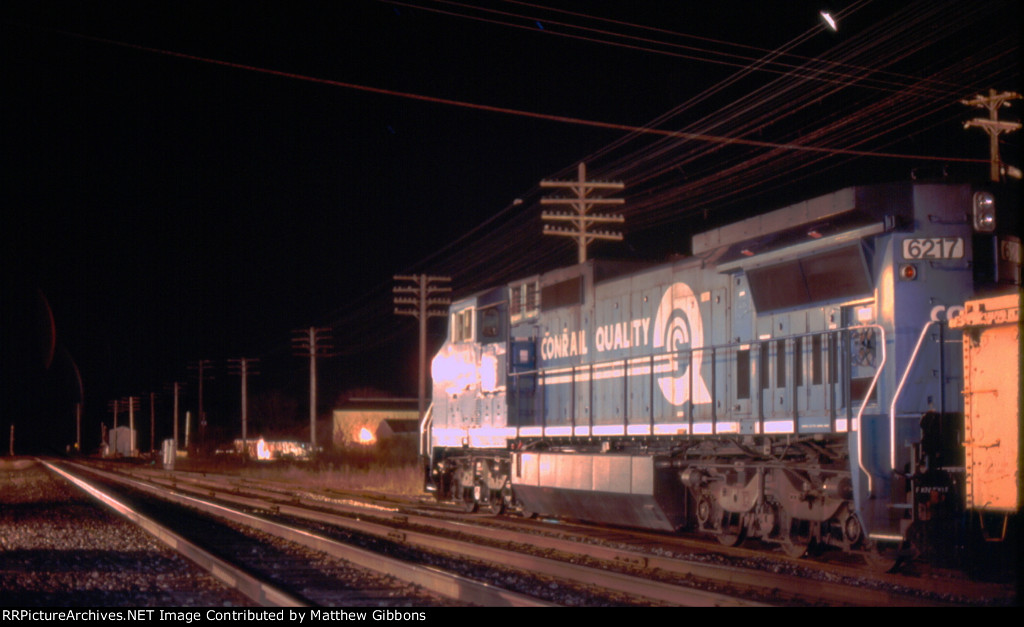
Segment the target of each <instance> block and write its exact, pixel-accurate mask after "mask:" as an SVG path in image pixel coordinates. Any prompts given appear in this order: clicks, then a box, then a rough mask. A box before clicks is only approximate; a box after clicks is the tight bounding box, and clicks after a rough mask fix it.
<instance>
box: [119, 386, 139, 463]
mask: <svg viewBox="0 0 1024 627" xmlns="http://www.w3.org/2000/svg"><path fill="white" fill-rule="evenodd" d="M121 402H122V403H123V404H125V405H127V406H128V442H129V444H128V456H129V457H136V456H137V455H138V446H137V443H136V439H137V438H136V436H135V410H136V409H139V405H140V401H139V397H138V396H128V397H126V398H123V399H121Z"/></svg>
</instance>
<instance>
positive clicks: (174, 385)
mask: <svg viewBox="0 0 1024 627" xmlns="http://www.w3.org/2000/svg"><path fill="white" fill-rule="evenodd" d="M171 386H172V387H171V389H172V390H173V392H174V410H173V411H174V416H173V424H172V427H171V428H172V435H171V437H173V438H174V450H175V451H177V450H178V447H179V440H178V411H179V406H178V397H179V395H180V394H181V386H182V383H181V382H180V381H175V382H173V383H172V384H171Z"/></svg>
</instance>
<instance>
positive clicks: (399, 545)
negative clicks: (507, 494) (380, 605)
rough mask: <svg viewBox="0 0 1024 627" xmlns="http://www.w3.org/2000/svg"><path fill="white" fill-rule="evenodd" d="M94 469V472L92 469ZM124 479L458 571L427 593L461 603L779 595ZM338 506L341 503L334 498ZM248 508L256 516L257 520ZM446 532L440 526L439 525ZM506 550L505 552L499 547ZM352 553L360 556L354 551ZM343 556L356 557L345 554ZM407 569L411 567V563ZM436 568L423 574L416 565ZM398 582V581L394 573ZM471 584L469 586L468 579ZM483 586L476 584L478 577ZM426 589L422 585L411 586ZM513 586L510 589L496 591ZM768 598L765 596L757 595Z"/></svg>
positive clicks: (257, 496) (292, 529) (299, 538)
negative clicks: (473, 590)
mask: <svg viewBox="0 0 1024 627" xmlns="http://www.w3.org/2000/svg"><path fill="white" fill-rule="evenodd" d="M94 472H100V471H94ZM120 474H121V473H110V472H107V471H102V476H103V477H104V478H105V479H106V480H118V481H121V482H126V483H128V484H129V485H131V487H132V489H138V490H143V491H146V492H148V493H150V494H152V495H154V496H156V495H159V496H160V498H172V499H174V500H176V501H178V502H179V503H182V504H186V505H188V506H189V507H195V508H201V509H204V510H206V511H210V512H215V513H216V515H217V516H218V517H223V518H226V519H229V520H231V521H233V522H234V523H235V524H239V525H245V526H246V527H253V528H257V529H259V530H260V531H261V532H263V533H271V534H274V535H280V536H282V537H286V538H287V539H288V540H289V541H293V542H301V543H304V544H306V545H307V546H309V547H311V548H313V549H314V550H317V551H323V550H327V549H326V548H325V547H327V546H338V547H342V548H338V549H336V550H345V551H346V552H347V553H346V555H351V554H352V548H351V543H358V544H360V545H361V547H360V551H366V552H368V553H367V554H366V555H365V557H363V558H362V559H364V560H366V561H365V562H364V565H366V566H367V567H380V564H381V563H382V562H384V561H387V560H385V559H384V558H383V557H382V553H386V554H387V555H399V554H400V555H404V556H405V559H404V560H401V562H402V563H403V564H405V566H404V567H403V568H410V567H413V568H416V569H421V570H427V571H430V572H431V573H434V572H437V571H438V570H439V569H441V568H443V569H445V570H457V571H458V573H456V574H452V575H449V577H452V578H454V579H453V580H457V581H458V582H459V583H458V584H452V583H448V584H445V585H443V586H439V587H434V588H431V590H432V591H434V592H436V593H437V594H443V595H446V596H447V595H449V594H451V595H452V596H453V597H454V598H456V599H458V600H459V602H462V603H468V604H475V605H486V606H496V605H562V604H568V605H588V606H589V605H642V606H648V605H673V606H752V605H755V606H756V605H763V604H765V603H766V602H768V601H771V600H773V599H774V600H778V597H777V596H776V595H774V594H771V593H770V591H765V590H764V589H763V588H760V587H758V588H756V589H742V590H741V589H740V588H741V586H737V585H736V584H730V586H729V587H728V589H725V588H722V587H721V586H715V585H710V584H709V582H707V581H702V582H698V584H699V586H700V587H694V582H693V581H692V578H686V577H682V578H678V579H676V580H675V581H658V580H653V579H651V578H649V577H639V576H636V575H635V574H631V573H629V572H624V571H621V570H620V571H616V570H610V569H608V568H607V565H606V564H604V563H597V564H595V563H590V564H573V563H571V562H570V561H565V559H564V558H565V556H560V557H562V558H563V559H555V558H553V557H549V556H543V555H538V554H536V553H526V552H524V551H523V550H522V547H518V546H515V545H514V544H515V543H512V544H509V543H508V542H490V543H486V542H481V541H480V539H479V537H477V538H475V539H474V538H472V537H469V536H466V537H465V538H458V537H454V536H456V535H457V533H458V532H457V531H456V532H453V531H452V530H451V529H448V530H446V531H443V532H440V531H438V528H437V527H436V526H435V527H434V528H433V529H431V528H430V526H429V525H424V524H422V523H424V522H425V521H419V524H411V523H410V520H409V517H408V516H407V515H405V514H402V513H400V512H397V511H387V510H385V509H380V508H378V509H367V507H365V506H363V507H359V506H357V505H356V504H354V503H346V502H331V501H330V500H327V499H322V500H316V501H314V502H311V503H307V504H302V503H297V502H296V493H295V490H294V488H293V490H292V492H291V493H290V494H287V495H282V494H281V493H280V492H276V491H270V492H267V491H264V493H259V490H258V489H256V488H248V489H245V490H243V489H240V488H239V487H238V486H231V485H227V484H225V483H224V482H223V480H213V479H210V478H191V479H189V478H186V477H180V476H163V477H149V478H148V480H146V481H143V480H142V479H141V478H138V477H134V478H127V477H123V476H119V475H120ZM339 501H340V500H339ZM251 511H259V512H260V515H259V516H256V515H254V514H252V513H249V512H251ZM442 526H443V525H442ZM501 545H504V546H501ZM360 551H356V553H358V552H360ZM342 559H345V560H349V559H353V560H354V559H358V558H352V557H343V558H342ZM410 563H411V564H410ZM425 563H432V564H435V566H434V567H432V568H426V569H424V567H423V566H421V564H425ZM394 576H396V577H401V576H403V575H398V574H396V575H394ZM470 580H473V581H476V582H477V583H474V582H473V581H470ZM481 580H482V583H480V581H481ZM417 583H419V585H424V584H423V583H422V582H417ZM453 585H454V586H459V587H465V588H474V587H475V588H480V589H482V590H483V591H485V592H477V593H474V595H480V594H485V593H486V594H488V595H490V596H487V597H481V596H473V597H467V596H465V595H464V594H462V593H457V592H452V591H451V587H452V586H453ZM503 587H508V588H514V589H515V590H516V592H512V591H509V590H505V589H502V588H503ZM766 594H767V595H768V596H769V597H771V598H758V597H759V596H764V595H766Z"/></svg>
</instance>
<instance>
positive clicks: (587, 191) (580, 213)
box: [540, 163, 626, 263]
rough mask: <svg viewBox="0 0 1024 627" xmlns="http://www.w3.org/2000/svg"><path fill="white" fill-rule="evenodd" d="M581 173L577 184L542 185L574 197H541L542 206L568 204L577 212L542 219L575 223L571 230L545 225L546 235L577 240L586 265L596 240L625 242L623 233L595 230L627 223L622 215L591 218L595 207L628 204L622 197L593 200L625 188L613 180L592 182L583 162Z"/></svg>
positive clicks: (563, 182) (555, 183)
mask: <svg viewBox="0 0 1024 627" xmlns="http://www.w3.org/2000/svg"><path fill="white" fill-rule="evenodd" d="M577 173H578V175H577V179H576V180H575V181H541V182H540V186H541V187H556V188H560V189H564V190H567V191H569V192H571V193H572V194H573V195H572V196H569V197H562V196H558V197H548V198H541V199H540V204H542V205H568V206H569V207H570V208H572V209H573V212H564V213H562V212H559V213H550V212H547V211H545V212H543V213H542V214H541V216H540V217H541V219H542V220H552V221H560V222H569V223H570V224H571V226H568V227H563V226H552V225H549V224H545V225H544V234H545V235H559V236H562V237H571V238H573V239H575V240H576V246H577V249H578V258H579V263H583V262H584V261H586V260H587V246H588V245H590V243H591V242H593V241H594V240H598V239H601V240H615V241H620V240H621V239H622V234H621V233H616V232H612V231H592V230H591V227H592V226H593V225H595V224H608V223H617V224H621V223H623V222H625V221H626V219H625V218H624V217H623V216H622V215H604V214H595V215H589V212H590V210H591V209H592V208H593V207H595V206H598V205H600V206H606V205H621V204H623V203H624V202H625V201H624V200H623V199H621V198H603V197H591V194H592V193H593V192H597V191H604V190H620V189H622V188H623V187H624V185H623V184H622V183H616V182H611V181H588V180H587V166H586V164H584V163H580V165H579V167H578V169H577Z"/></svg>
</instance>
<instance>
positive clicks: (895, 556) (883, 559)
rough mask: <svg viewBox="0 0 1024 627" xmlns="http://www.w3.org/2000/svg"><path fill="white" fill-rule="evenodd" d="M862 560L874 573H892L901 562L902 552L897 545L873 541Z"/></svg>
mask: <svg viewBox="0 0 1024 627" xmlns="http://www.w3.org/2000/svg"><path fill="white" fill-rule="evenodd" d="M864 561H865V562H866V563H867V565H868V568H870V569H871V570H873V571H875V572H876V573H894V572H896V571H897V570H899V568H900V566H901V565H902V564H903V552H902V551H901V550H900V547H899V546H897V545H891V544H887V545H882V546H880V545H878V544H877V543H875V544H874V545H873V546H871V547H870V548H869V549H868V551H867V552H866V553H864Z"/></svg>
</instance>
